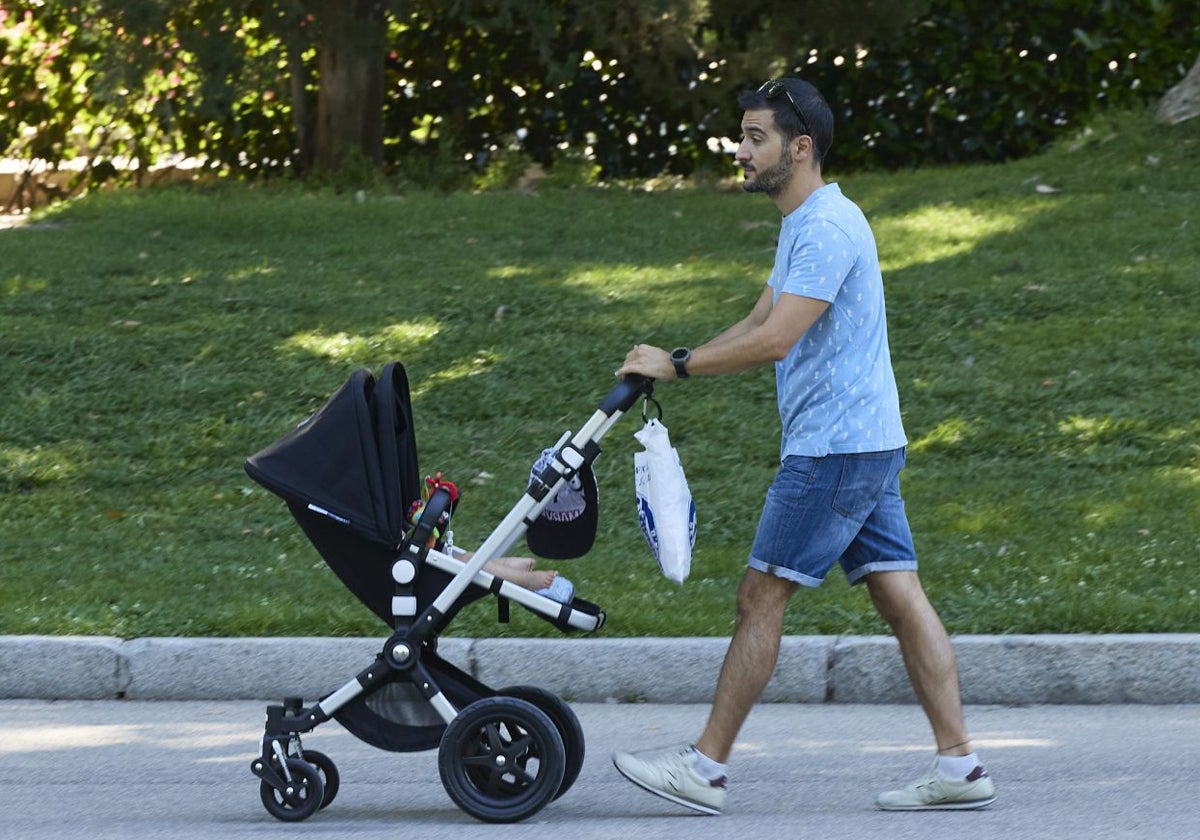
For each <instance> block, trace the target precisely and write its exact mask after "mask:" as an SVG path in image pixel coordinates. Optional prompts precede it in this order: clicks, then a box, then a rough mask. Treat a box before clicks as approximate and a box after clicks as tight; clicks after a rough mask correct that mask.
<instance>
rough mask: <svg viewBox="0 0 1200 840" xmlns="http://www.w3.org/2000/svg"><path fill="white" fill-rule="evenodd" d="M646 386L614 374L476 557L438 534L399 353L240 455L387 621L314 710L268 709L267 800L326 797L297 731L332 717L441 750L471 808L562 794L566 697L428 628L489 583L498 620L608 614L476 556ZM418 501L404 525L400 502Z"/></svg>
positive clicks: (505, 541) (318, 761) (274, 809)
mask: <svg viewBox="0 0 1200 840" xmlns="http://www.w3.org/2000/svg"><path fill="white" fill-rule="evenodd" d="M650 392H651V383H650V381H649V380H646V379H644V378H642V377H628V378H626V379H625V380H622V382H621V383H620V384H619V385H618V386H617V388H615V389H614V390H613V391H612V392H611V393H610V394H609V395H608V397H607V398H606V399H605V400H604V402H603V403H602V404H601V406H600V407H599V408H598V409H597V410H596V412H595V413H594V414H593V416H592V418H591V419H590V420H589V421H588V422H587V424H585V426H584V427H583V429H581V430H580V431H579V432H578V433H576V434H575V435H574V437H571V436H570V434H569V433H568V434H567V435H564V436H563V438H562V439H561V440H560V441H559V443H558V444H557V445H556V449H555V451H554V457H552V458H549V459H548V462H547V463H546V465H545V466H544V467H542V468H541V469H540V470H538V471H536V472H535V474H533V475H531V478H530V482H529V486H528V488H527V489H526V491H525V493H524V495H523V496H522V497H521V499H520V500H519V501H518V502H517V504H516V505H515V506H514V507H513V508H512V510H511V511H510V512H509V514H508V515H507V516H506V517H505V519H504V520H503V521H502V522H501V523H500V524H499V525H498V526H497V527H496V528H495V529H494V530H493V531H492V533H491V534H490V535H489V536H488V538H487V539H486V540H485V541H484V542H483V544H482V545H481V546H480V547H479V548H478V549H476V550H475V551H474V553H473V554H471V555H466V554H464V553H460V552H459V551H457V550H456V549H455V548H454V547H453V546H450V545H447V544H446V543H445V542H444V541H443V539H444V535H445V534H446V533H447V525H448V524H449V520H450V517H451V514H452V512H453V509H454V505H455V503H456V499H455V498H454V494H453V493H452V492H450V491H449V490H447V489H446V487H445V486H443V485H441V484H439V483H435V484H434V489H433V491H432V494H431V495H430V496H429V498H428V499H423V494H422V481H421V480H420V477H419V476H420V473H419V471H418V462H417V444H416V435H415V432H414V427H413V419H412V405H411V401H410V396H409V387H408V378H407V374H406V373H405V370H404V368H403V366H402V365H401V364H400V363H398V362H392V363H390V364H388V365H386V366H384V368H383V369H382V371H381V373H380V375H379V377H378V378H376V377H375V376H374V375H372V373H371V372H370V371H367V370H359V371H357V372H355V373H354V374H353V375H352V376H351V377H350V378H349V380H348V381H347V382H346V383H345V384H344V385H343V386H342V387H341V388H340V389H339V390H338V391H337V392H336V393H335V394H334V395H333V396H331V397H330V398H329V400H328V401H327V402H326V403H325V404H324V405H323V406H322V407H321V408H320V409H318V410H317V411H316V412H315V413H314V414H313V415H312V416H311V417H309V418H308V419H307V420H305V421H304V422H302V423H301V424H300V425H298V426H297V427H296V428H294V429H293V430H291V431H290V432H289V433H288V434H286V435H284V436H283V437H282V438H280V439H279V440H278V441H276V442H275V443H273V444H271V445H270V446H268V447H267V448H266V449H264V450H262V451H261V452H259V453H257V454H255V455H253V456H251V457H250V458H249V459H247V461H246V471H247V473H248V474H249V475H250V477H251V478H253V479H254V480H255V481H256V482H258V483H259V484H261V485H263V486H264V487H266V488H267V489H269V490H270V491H272V492H273V493H275V494H277V495H279V496H280V497H282V498H283V499H284V501H285V502H286V503H287V506H288V508H289V510H290V511H291V513H292V515H293V517H294V518H295V519H296V521H297V523H298V524H299V525H300V527H301V529H302V530H303V531H304V533H305V535H306V536H307V537H308V539H309V541H310V542H311V543H312V544H313V546H314V547H315V548H316V549H317V551H318V552H319V553H320V555H321V557H322V558H323V559H324V560H325V562H326V563H327V564H328V565H329V567H330V568H331V569H332V570H333V571H334V573H335V574H336V575H337V576H338V578H339V579H340V580H341V582H342V583H343V584H344V585H345V586H346V587H347V589H349V590H350V591H351V592H352V593H353V594H354V595H355V596H356V597H357V598H358V599H359V600H360V601H362V603H363V604H364V605H365V606H366V607H367V608H368V609H370V610H371V611H372V612H373V613H375V614H376V615H377V616H378V617H379V618H380V619H381V620H382V621H384V622H385V623H387V624H388V625H389V626H390V627H391V628H392V634H391V636H390V637H389V638H388V639H387V640H386V642H385V643H384V645H383V648H382V651H381V652H380V653H379V654H378V655H377V656H376V658H375V661H374V662H373V663H372V664H371V665H370V666H368V667H367V668H366V669H364V670H362V671H361V672H360V673H359V674H358V675H357V676H355V677H354V678H353V679H352V680H350V681H349V682H347V683H346V684H345V685H343V686H342V687H341V688H338V689H337V690H336V691H333V692H332V693H331V694H329V695H327V696H325V697H324V698H322V699H321V700H320V701H319V702H317V703H315V704H314V705H312V706H311V707H307V708H306V707H305V706H304V702H303V700H302V699H299V698H288V699H286V700H284V702H283V703H282V704H280V705H272V706H269V707H268V709H267V724H266V731H265V734H264V736H263V741H262V751H261V755H260V756H259V758H258V759H256V760H255V761H254V762H253V763H252V765H251V769H252V771H253V772H254V774H255V775H256V776H258V777H259V778H260V779H261V784H260V793H261V798H262V802H263V805H264V806H265V807H266V809H267V811H268V812H270V813H271V814H272V815H273V816H275V817H277V818H279V819H281V820H285V821H298V820H303V819H307V818H308V817H310V816H311V815H312V814H314V813H315V812H316V811H318V810H319V809H321V808H323V807H326V806H328V805H329V804H330V802H332V800H333V798H334V796H335V795H336V792H337V789H338V786H339V777H338V773H337V769H336V766H335V765H334V764H333V762H332V761H331V760H330V759H329V757H328V756H325V755H324V754H322V753H318V752H315V751H313V750H305V749H304V748H303V747H302V745H301V740H300V735H301V733H305V732H309V731H311V730H312V729H314V728H315V727H317V726H318V725H320V724H322V723H324V722H326V721H328V720H331V719H336V720H337V721H338V722H339V723H341V724H342V725H343V726H344V727H345V728H346V729H347V730H349V731H350V732H351V733H352V734H354V735H355V736H356V737H358V738H360V739H361V740H363V741H365V742H366V743H368V744H371V745H372V746H375V747H378V748H380V749H385V750H391V751H396V752H410V751H418V750H427V749H433V748H435V747H436V748H438V750H439V760H438V767H439V772H440V774H441V777H442V782H443V786H444V787H445V788H446V791H447V793H448V794H449V795H450V797H451V799H453V800H454V802H455V803H456V804H457V805H458V806H459V807H461V808H462V809H463V810H464V811H466V812H467V813H469V814H471V815H472V816H475V817H476V818H478V819H481V820H485V821H489V822H514V821H518V820H522V819H525V818H527V817H529V816H531V815H532V814H534V813H536V812H537V811H539V810H541V808H543V807H544V806H545V805H546V804H548V803H549V802H551V801H552V800H553V799H555V798H557V797H558V796H561V795H562V794H564V793H565V792H566V791H567V789H568V788H569V787H570V786H571V784H573V783H574V781H575V778H576V777H577V776H578V773H579V770H580V768H581V767H582V764H583V753H584V740H583V732H582V728H581V726H580V725H579V721H578V719H577V718H576V716H575V714H574V712H573V711H572V710H571V708H570V706H569V705H567V704H566V703H565V702H564V701H562V700H561V699H560V698H559V697H557V696H555V695H554V694H552V693H550V692H548V691H544V690H543V689H540V688H538V687H536V686H514V687H511V688H505V689H501V690H499V691H497V690H495V689H492V688H490V687H488V686H486V685H483V684H482V683H480V682H479V681H478V680H476V679H474V678H473V677H472V676H471V675H470V674H467V673H466V672H464V671H462V670H461V669H459V668H457V667H456V666H454V665H453V664H451V663H449V662H447V661H446V660H444V659H442V658H441V657H439V656H438V655H437V638H438V635H439V634H440V633H441V632H442V631H443V630H444V629H445V627H446V626H447V625H448V624H449V622H450V621H451V620H452V619H453V617H454V616H455V615H456V614H457V613H458V612H459V611H460V610H461V609H462V608H463V607H464V606H466V605H467V604H469V603H471V602H473V601H476V600H478V599H480V598H484V597H487V596H488V595H489V594H491V595H495V596H496V597H497V598H498V599H499V604H500V616H501V618H502V619H503V618H505V617H506V615H507V609H508V605H509V603H510V602H516V603H517V604H519V605H521V606H522V607H524V608H526V609H528V610H529V611H531V612H532V613H533V614H535V615H537V616H539V617H541V618H543V619H545V620H547V621H549V622H550V623H552V624H554V625H555V626H556V627H558V628H559V629H560V630H562V631H564V632H570V631H583V632H592V631H595V630H597V629H599V628H600V627H601V626H602V625H603V624H604V620H605V614H604V612H603V610H602V609H600V607H598V606H597V605H596V604H593V603H591V602H589V601H585V600H583V599H581V598H578V597H575V598H573V599H572V600H571V601H570V602H569V603H560V602H558V601H554V600H552V599H550V598H548V597H545V596H544V595H539V594H537V593H535V592H532V591H530V590H528V589H525V588H523V587H521V586H518V585H517V584H515V583H512V582H510V581H506V580H502V579H501V578H500V577H497V576H494V575H492V574H489V573H488V572H487V571H485V570H484V566H485V565H486V563H487V562H488V561H489V560H491V559H494V558H497V557H501V556H503V555H504V553H505V552H506V551H507V550H508V549H509V548H510V547H511V546H512V544H513V543H514V542H515V541H516V540H517V539H518V538H520V536H522V535H523V534H524V533H525V532H526V530H527V529H528V528H529V527H530V526H531V525H533V524H534V523H535V522H536V521H537V519H538V516H539V514H540V513H541V511H542V510H543V509H544V508H545V507H546V506H547V505H548V504H550V503H551V502H552V501H553V500H554V498H555V496H556V494H557V493H558V492H559V491H560V490H561V489H562V488H563V487H564V486H565V485H566V484H567V483H568V482H569V481H570V480H571V479H573V478H574V477H575V476H577V475H578V474H579V473H580V471H581V470H584V469H589V470H590V467H591V464H592V463H593V461H594V460H595V459H596V457H597V456H598V455H599V454H600V447H599V441H600V439H601V438H602V437H603V436H604V435H605V434H606V433H607V432H608V430H609V429H610V428H611V427H612V425H613V424H614V423H615V422H616V421H617V420H618V419H619V418H620V417H621V416H622V415H623V414H624V413H625V412H627V411H628V410H629V408H630V407H631V406H632V405H633V403H634V402H635V401H636V400H637V398H638V397H639V395H643V394H644V395H646V396H649V394H650ZM422 502H423V508H421V511H420V513H419V515H418V516H416V517H415V518H416V521H411V520H410V519H409V516H408V514H409V512H410V511H412V510H413V509H414V508H415V507H419V506H420V504H421V503H422ZM467 557H469V559H466V558H467Z"/></svg>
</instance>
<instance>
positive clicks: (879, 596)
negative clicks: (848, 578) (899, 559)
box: [867, 572, 932, 629]
mask: <svg viewBox="0 0 1200 840" xmlns="http://www.w3.org/2000/svg"><path fill="white" fill-rule="evenodd" d="M867 591H868V592H869V593H870V594H871V603H873V604H874V605H875V609H876V610H877V611H878V612H879V615H880V616H881V617H882V618H883V620H884V621H886V622H887V623H888V624H889V625H890V626H891V627H892V628H893V629H895V628H896V627H897V626H898V625H900V624H902V623H903V622H904V621H905V620H906V619H908V618H909V617H911V616H913V615H914V614H916V613H919V612H921V611H923V610H926V609H932V608H931V607H930V606H929V600H928V599H927V598H926V597H925V590H924V589H923V588H922V587H921V581H920V578H918V577H917V573H916V572H875V573H873V574H870V575H868V576H867Z"/></svg>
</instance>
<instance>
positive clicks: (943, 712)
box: [867, 572, 971, 755]
mask: <svg viewBox="0 0 1200 840" xmlns="http://www.w3.org/2000/svg"><path fill="white" fill-rule="evenodd" d="M867 589H868V591H869V592H870V593H871V600H872V602H873V603H874V604H875V608H876V609H877V610H879V614H880V615H881V616H883V619H884V620H885V621H886V622H887V623H888V624H889V625H890V626H891V628H892V632H893V633H894V634H895V635H896V640H897V641H898V642H899V643H900V654H901V656H903V658H904V667H905V668H906V669H907V671H908V678H909V680H910V681H911V682H912V686H913V691H915V692H916V695H917V700H918V701H919V702H920V703H921V708H922V709H924V710H925V716H926V717H928V718H929V724H930V726H931V727H933V736H934V738H935V739H936V740H937V746H938V752H939V753H943V754H945V755H968V754H969V753H970V752H971V746H970V741H969V736H968V735H967V728H966V724H965V723H964V721H963V711H962V696H961V694H960V691H959V684H958V665H957V662H956V661H955V657H954V648H953V647H952V646H951V644H950V637H949V636H948V635H947V634H946V628H945V627H944V626H942V620H941V619H940V618H939V617H938V614H937V612H936V611H935V610H934V609H933V605H932V604H930V603H929V599H928V598H926V597H925V590H924V589H923V588H922V587H921V581H920V579H919V578H918V577H917V573H916V572H875V573H874V574H870V575H867Z"/></svg>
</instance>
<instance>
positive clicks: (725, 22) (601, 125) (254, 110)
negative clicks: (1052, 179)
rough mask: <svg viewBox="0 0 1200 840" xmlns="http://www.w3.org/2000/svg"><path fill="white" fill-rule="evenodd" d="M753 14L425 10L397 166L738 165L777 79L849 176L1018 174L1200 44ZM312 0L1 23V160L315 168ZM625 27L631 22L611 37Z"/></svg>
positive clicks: (412, 28)
mask: <svg viewBox="0 0 1200 840" xmlns="http://www.w3.org/2000/svg"><path fill="white" fill-rule="evenodd" d="M760 5H761V4H760ZM768 5H770V4H768ZM737 6H738V4H732V6H731V4H729V3H725V4H710V5H709V6H708V7H705V6H704V5H703V4H699V3H696V2H693V0H641V1H640V2H637V3H630V2H624V0H607V2H605V3H599V2H591V3H581V2H579V0H512V2H508V3H502V4H488V3H474V4H472V3H459V4H455V5H454V6H453V8H451V9H449V10H447V9H445V8H442V7H441V6H440V5H439V3H438V2H433V0H412V2H410V3H407V4H406V5H405V6H404V8H405V9H406V10H407V11H406V12H405V13H404V16H396V17H393V18H392V23H391V26H390V28H389V36H388V37H389V47H390V52H389V55H388V56H387V58H386V62H385V67H386V71H385V72H386V86H385V90H386V95H385V102H384V114H383V120H384V126H385V129H384V136H385V138H386V140H385V147H384V164H385V169H386V171H387V172H388V173H389V174H393V175H395V176H396V177H397V178H398V179H399V180H400V181H401V182H403V183H409V184H422V183H424V184H448V185H460V184H463V183H471V182H472V177H473V176H472V171H473V173H474V176H478V174H479V173H481V172H485V171H486V170H487V169H488V167H490V166H499V165H507V164H506V163H505V162H506V161H507V162H509V163H511V161H512V160H516V159H518V158H519V157H520V156H525V157H527V158H528V159H530V160H532V161H536V162H538V163H540V164H541V165H542V166H543V167H545V168H546V169H548V170H550V171H551V173H553V168H554V164H555V162H556V161H557V160H559V159H560V158H564V157H566V158H569V159H570V160H571V161H573V162H576V163H577V162H578V161H579V158H580V155H581V154H583V155H586V157H587V158H588V159H590V160H591V161H594V163H595V164H596V165H598V166H599V167H600V168H601V177H603V178H614V177H615V178H621V177H645V176H655V175H659V174H663V173H671V174H683V175H687V174H692V173H694V172H696V171H697V170H703V171H710V172H714V171H715V172H717V173H728V172H729V171H731V161H730V159H729V157H728V155H727V154H725V153H723V152H721V151H720V148H719V144H718V143H717V140H718V139H719V138H722V137H725V138H736V137H737V135H738V131H739V129H738V121H739V117H740V114H738V113H737V112H736V105H735V104H734V103H735V96H736V93H737V92H738V90H740V89H742V88H744V87H747V86H750V85H754V84H758V83H760V82H761V81H762V79H763V76H764V75H766V71H765V70H764V69H763V68H767V67H778V66H791V67H792V68H794V69H793V70H792V73H793V74H795V75H800V76H802V77H804V78H808V79H810V80H812V81H813V82H814V83H815V84H817V86H818V87H820V88H821V89H822V90H823V91H824V92H825V93H826V95H827V96H828V97H829V99H830V101H831V103H833V105H834V111H835V114H836V116H837V120H838V132H837V142H835V145H834V149H833V153H832V155H831V160H830V165H831V167H833V168H836V169H840V170H847V169H858V168H898V167H912V166H918V165H921V164H927V163H946V162H959V161H979V160H985V161H986V160H1003V159H1007V158H1014V157H1020V156H1023V155H1027V154H1029V153H1031V152H1034V151H1036V150H1038V149H1040V148H1042V147H1043V146H1044V145H1045V144H1046V143H1047V142H1048V141H1050V140H1052V139H1053V138H1054V137H1056V136H1058V135H1060V134H1062V133H1064V132H1065V131H1069V130H1073V129H1075V128H1077V127H1078V126H1079V125H1080V124H1081V123H1082V122H1084V121H1085V120H1086V119H1087V118H1088V117H1089V116H1090V115H1091V114H1092V113H1093V112H1094V111H1095V110H1096V109H1097V108H1099V107H1103V106H1104V105H1106V104H1113V105H1117V106H1120V107H1130V106H1137V105H1139V104H1141V103H1145V102H1149V101H1152V100H1154V99H1156V98H1157V97H1159V96H1161V95H1162V94H1163V92H1165V90H1166V89H1167V88H1168V87H1170V86H1171V85H1172V84H1174V83H1175V82H1177V81H1178V80H1179V79H1181V78H1182V77H1183V74H1184V73H1185V72H1186V70H1187V68H1188V67H1189V66H1190V64H1191V62H1192V61H1193V60H1194V59H1195V54H1194V53H1195V51H1196V50H1197V44H1198V43H1200V4H1197V3H1195V2H1187V3H1185V2H1172V0H1099V2H1098V1H1097V0H1047V2H1044V3H1038V4H1022V6H1021V7H1019V8H1018V7H1015V6H1014V5H1013V4H1001V3H995V2H983V0H932V2H931V3H930V6H929V11H928V12H927V13H926V14H924V15H922V16H920V17H918V18H917V19H915V20H913V21H911V22H910V23H909V24H908V25H906V26H903V27H900V28H899V29H898V30H897V31H892V32H889V33H887V34H886V35H882V36H880V35H877V36H873V39H872V41H871V42H870V43H869V44H867V46H866V47H865V48H861V49H860V48H851V49H847V48H844V47H841V46H839V45H838V44H836V43H833V42H829V43H823V42H817V41H813V42H809V43H803V42H800V41H799V40H798V41H797V43H796V45H795V46H794V47H793V48H792V49H793V50H794V54H792V55H790V56H789V55H782V56H781V55H776V54H772V48H770V47H768V46H765V45H766V44H769V43H770V39H766V38H760V37H758V36H759V35H765V34H769V33H770V32H771V31H772V29H771V28H772V26H773V25H774V22H773V21H771V20H770V18H769V16H763V15H751V16H748V17H747V18H746V19H745V20H738V21H733V22H734V23H736V24H737V25H736V26H734V25H732V24H731V21H732V20H733V19H732V18H730V17H729V16H730V15H731V14H734V12H736V11H737ZM307 8H313V7H312V6H311V3H310V2H309V0H274V2H260V1H259V0H241V2H235V3H219V2H216V0H172V2H161V0H130V2H126V3H120V4H118V3H115V2H111V0H79V2H75V3H70V4H57V3H54V4H44V5H39V6H35V7H33V8H32V9H30V10H27V11H25V12H23V13H21V14H19V15H18V13H16V12H12V11H5V10H3V9H0V100H2V101H3V104H4V105H5V108H6V114H5V119H4V120H3V121H0V155H3V156H13V157H18V158H21V159H25V160H29V159H33V158H41V159H44V160H46V161H50V162H51V163H57V162H58V161H61V160H66V159H70V158H73V157H84V158H88V159H89V160H90V161H91V166H90V169H89V171H90V173H91V177H92V178H93V180H94V179H95V178H103V177H108V176H109V175H111V174H112V173H115V172H116V171H117V170H116V169H114V168H113V166H112V165H111V163H108V162H110V161H114V160H117V159H119V158H124V159H126V160H134V161H138V162H139V163H140V164H141V166H142V167H145V166H146V165H148V164H150V163H153V162H155V161H156V160H158V159H160V158H161V157H162V156H164V155H166V154H168V153H174V154H178V155H190V156H195V157H199V158H202V159H203V160H204V161H206V163H207V165H208V166H210V167H211V168H214V169H221V170H223V171H225V172H233V173H236V174H239V175H242V176H248V177H258V176H262V175H269V174H276V173H284V172H296V171H301V172H303V171H305V167H304V163H305V162H304V161H302V160H301V159H300V157H299V152H298V149H299V145H300V144H299V143H298V142H297V140H296V130H295V127H294V125H293V116H294V102H293V98H292V97H293V94H294V91H293V87H295V89H297V90H304V91H306V94H305V96H306V97H308V98H310V99H313V98H315V90H314V88H313V86H312V80H311V79H309V78H306V79H301V80H300V81H299V83H298V84H296V85H292V83H291V81H290V80H289V73H290V72H291V71H292V70H294V69H295V68H296V66H297V62H299V61H302V60H303V61H311V58H312V52H311V44H308V42H304V41H303V37H305V36H303V32H304V29H305V25H306V24H307V22H310V21H311V20H312V16H311V14H308V13H306V12H305V9H307ZM393 8H400V7H399V6H394V7H393ZM705 8H708V10H709V11H708V14H709V17H708V18H703V17H701V16H700V15H702V13H703V10H704V9H705ZM731 8H732V11H731ZM755 8H757V7H755ZM764 8H765V7H764ZM772 8H774V6H772ZM439 9H440V11H439ZM467 9H473V10H474V11H469V12H468V11H464V10H467ZM496 9H502V10H503V12H501V11H496ZM489 10H490V11H489ZM664 10H672V12H671V14H667V13H666V12H664ZM721 16H723V17H722V19H718V17H721ZM663 21H667V22H666V23H663ZM612 22H623V25H624V26H625V27H626V28H625V29H621V28H620V27H619V26H616V23H613V26H614V27H616V28H613V29H612V30H611V31H610V30H609V28H608V26H609V23H612ZM789 25H791V26H794V23H792V24H789ZM755 27H757V29H755ZM779 31H781V32H782V31H784V30H783V29H780V30H779ZM298 38H299V39H300V40H299V41H298V40H297V39H298ZM776 40H777V41H778V40H782V39H781V38H776ZM308 105H309V107H310V109H311V107H312V106H313V101H309V102H308ZM125 171H127V170H125Z"/></svg>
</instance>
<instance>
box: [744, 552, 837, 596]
mask: <svg viewBox="0 0 1200 840" xmlns="http://www.w3.org/2000/svg"><path fill="white" fill-rule="evenodd" d="M746 565H747V566H749V567H750V568H751V569H754V571H756V572H762V573H763V574H764V575H774V576H775V577H778V578H783V579H784V580H790V581H791V582H792V583H798V584H800V585H801V586H808V587H811V588H812V589H816V588H817V587H818V586H820V585H821V584H822V583H823V581H822V580H821V579H820V578H815V577H812V576H811V575H806V574H804V573H803V572H796V571H793V570H791V569H789V568H786V567H784V566H776V565H775V564H774V563H764V562H763V561H761V560H758V559H755V558H754V557H751V558H750V559H749V560H748V561H746Z"/></svg>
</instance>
